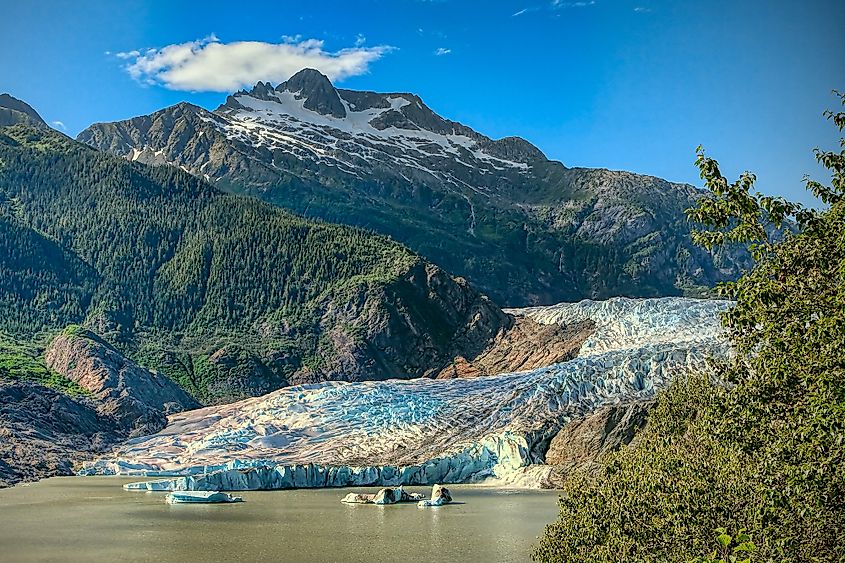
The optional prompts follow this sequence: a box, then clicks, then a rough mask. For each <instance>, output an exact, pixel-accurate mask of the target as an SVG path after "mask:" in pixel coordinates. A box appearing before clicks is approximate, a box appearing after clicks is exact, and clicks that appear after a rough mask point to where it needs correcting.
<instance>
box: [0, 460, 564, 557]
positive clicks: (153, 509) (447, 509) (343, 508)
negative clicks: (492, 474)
mask: <svg viewBox="0 0 845 563" xmlns="http://www.w3.org/2000/svg"><path fill="white" fill-rule="evenodd" d="M125 482H128V480H126V479H117V478H108V477H66V478H62V477H60V478H54V479H48V480H46V481H41V482H39V483H36V484H32V485H29V486H17V487H13V488H11V489H2V490H0V561H3V562H6V561H10V562H25V561H109V562H111V561H157V562H167V561H179V562H183V561H227V562H231V561H303V562H304V561H432V562H434V561H485V562H486V561H525V560H528V559H529V556H530V551H531V546H532V544H533V543H534V542H535V541H536V537H537V536H538V535H539V534H540V533H541V532H542V529H543V526H544V525H545V524H546V523H548V522H551V521H552V520H554V518H555V517H556V515H557V506H556V499H557V495H556V494H555V493H554V492H545V491H505V490H501V489H491V488H486V487H470V486H455V487H451V490H452V492H453V496H454V497H455V500H456V501H460V502H462V503H463V504H453V505H449V506H444V507H440V508H427V509H423V508H418V507H417V506H416V505H413V504H406V505H392V506H372V505H359V506H354V505H352V506H350V505H344V504H341V503H340V499H341V498H342V497H343V496H344V495H345V494H346V493H347V492H349V491H350V490H352V489H323V490H297V491H272V492H270V491H267V492H262V491H255V492H250V491H247V492H244V493H238V494H239V495H241V496H243V497H244V500H245V501H246V502H243V503H239V504H229V505H199V506H186V505H175V506H171V505H168V504H166V503H165V502H164V494H163V493H137V492H134V493H133V492H126V491H123V490H122V489H121V485H122V484H123V483H125ZM354 490H356V491H357V490H361V491H365V490H368V489H364V488H362V489H354ZM408 490H410V491H412V492H426V493H427V492H428V489H427V488H423V487H409V488H408ZM369 492H373V490H369Z"/></svg>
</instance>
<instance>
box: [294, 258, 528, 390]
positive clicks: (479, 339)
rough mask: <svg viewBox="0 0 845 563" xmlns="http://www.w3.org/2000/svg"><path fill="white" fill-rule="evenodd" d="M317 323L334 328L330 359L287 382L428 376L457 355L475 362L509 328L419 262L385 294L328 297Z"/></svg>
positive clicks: (460, 285) (471, 293)
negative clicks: (320, 321)
mask: <svg viewBox="0 0 845 563" xmlns="http://www.w3.org/2000/svg"><path fill="white" fill-rule="evenodd" d="M323 318H324V323H325V324H326V325H327V326H331V327H334V328H333V329H330V330H329V333H328V334H329V337H330V339H331V350H332V355H331V356H328V357H327V358H326V363H325V365H323V366H320V367H318V368H317V369H314V370H309V371H304V372H302V373H299V374H297V375H295V376H294V377H293V378H291V382H292V383H304V382H312V381H320V380H340V381H362V380H366V379H389V378H398V379H408V378H414V377H433V376H434V375H436V374H437V373H438V372H439V371H440V370H442V369H443V368H444V367H445V366H446V365H448V364H449V363H451V361H452V359H453V358H454V357H456V356H469V357H475V356H476V355H478V354H479V353H480V352H481V351H482V350H485V349H486V348H488V347H489V346H490V345H491V343H492V342H493V341H494V339H495V338H496V336H497V335H498V334H499V333H500V332H501V331H503V330H505V329H507V328H509V327H510V326H511V324H512V322H513V321H512V319H511V317H510V316H509V315H507V314H505V313H504V312H503V311H502V310H501V309H499V307H497V306H496V305H495V304H494V303H492V302H491V301H490V300H489V299H488V298H487V297H486V296H484V295H482V294H480V293H479V292H478V291H476V290H475V289H473V288H472V287H471V286H470V285H469V284H468V283H467V282H466V281H465V280H463V279H461V278H453V277H452V276H450V275H449V274H447V273H446V272H444V271H443V270H441V269H440V268H438V267H437V266H434V265H433V264H430V263H427V262H424V261H420V262H418V263H417V264H415V265H414V266H412V267H411V268H410V269H409V270H408V271H407V272H406V273H405V274H404V275H402V276H401V277H400V278H399V279H398V280H396V281H395V282H393V283H391V284H388V285H386V286H384V287H383V288H378V289H377V290H375V291H372V290H371V289H370V288H363V287H359V288H356V289H355V290H353V291H351V292H350V293H349V294H341V295H339V296H334V297H333V298H332V299H331V302H330V303H328V304H327V305H326V313H325V315H324V317H323Z"/></svg>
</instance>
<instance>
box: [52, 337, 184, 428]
mask: <svg viewBox="0 0 845 563" xmlns="http://www.w3.org/2000/svg"><path fill="white" fill-rule="evenodd" d="M44 359H45V361H46V364H47V367H49V368H50V369H53V370H55V371H56V372H58V373H59V374H61V375H63V376H65V377H67V378H68V379H70V380H72V381H75V382H76V383H78V384H79V385H80V386H81V387H83V388H84V389H86V390H88V391H89V392H90V393H91V395H92V397H93V399H94V400H95V401H96V408H97V413H98V414H99V415H100V416H101V417H104V418H108V419H111V420H113V421H114V423H115V430H116V431H117V432H119V433H124V434H127V435H128V436H130V437H134V436H142V435H146V434H151V433H154V432H157V431H159V430H161V429H162V428H163V427H164V425H165V424H166V422H167V415H169V414H173V413H176V412H180V411H183V410H186V409H192V408H197V407H198V406H199V403H197V402H196V401H195V400H194V399H192V398H191V397H190V396H189V395H188V394H187V393H185V391H183V390H182V389H181V388H180V387H179V386H178V385H177V384H176V383H174V382H173V381H171V380H170V379H168V378H167V377H164V376H162V375H160V374H158V373H155V372H151V371H149V370H146V369H143V368H142V367H140V366H138V365H137V364H136V363H134V362H132V361H131V360H129V359H127V358H125V357H124V356H123V355H121V354H120V353H119V352H118V351H117V350H115V349H114V348H112V347H111V346H110V345H108V344H106V343H105V342H104V341H102V340H100V339H99V338H98V337H97V336H96V335H94V334H92V333H88V332H84V331H82V332H79V333H77V334H63V335H61V336H58V337H57V338H56V339H55V340H53V342H52V343H51V344H50V346H49V348H47V350H46V352H45V353H44Z"/></svg>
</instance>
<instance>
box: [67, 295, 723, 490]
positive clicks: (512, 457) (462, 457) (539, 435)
mask: <svg viewBox="0 0 845 563" xmlns="http://www.w3.org/2000/svg"><path fill="white" fill-rule="evenodd" d="M729 305H730V304H729V303H728V302H725V301H707V300H694V299H685V298H659V299H638V300H633V299H624V298H615V299H610V300H608V301H601V302H593V301H582V302H579V303H572V304H560V305H555V306H551V307H536V308H531V309H521V310H515V311H512V313H514V314H517V315H526V316H529V317H531V318H532V319H534V320H535V321H537V322H540V323H573V322H580V321H583V320H590V321H592V322H594V323H595V327H596V328H595V331H594V332H593V334H592V335H591V336H590V337H588V338H587V339H586V340H585V341H584V343H583V345H582V346H581V350H580V352H579V355H578V356H577V357H576V358H575V359H573V360H570V361H567V362H563V363H559V364H555V365H552V366H549V367H544V368H540V369H535V370H531V371H525V372H520V373H510V374H504V375H498V376H490V377H479V378H474V379H445V380H431V379H416V380H410V381H400V380H390V381H381V382H359V383H342V382H331V383H321V384H313V385H302V386H296V387H290V388H285V389H281V390H278V391H275V392H273V393H270V394H269V395H265V396H263V397H256V398H251V399H247V400H244V401H240V402H237V403H232V404H229V405H224V406H218V407H208V408H204V409H199V410H194V411H189V412H183V413H179V414H176V415H173V416H171V417H170V419H169V423H168V426H167V427H166V428H165V429H164V430H162V431H161V432H159V433H158V434H154V435H152V436H147V437H144V438H138V439H135V440H131V441H130V442H128V443H126V444H124V445H123V446H121V447H120V448H119V449H117V450H116V451H114V452H113V453H112V454H110V455H108V456H106V457H103V458H101V459H99V460H97V461H96V462H93V463H89V464H87V466H86V468H85V469H84V470H83V472H84V473H87V474H123V475H133V474H134V475H148V476H149V475H161V476H178V477H173V478H169V479H162V480H160V481H156V482H152V483H140V484H134V485H129V486H127V488H130V489H132V488H137V489H156V490H170V489H176V490H183V489H184V490H213V489H220V490H246V489H280V488H291V487H327V486H351V485H381V486H397V485H402V484H414V485H431V484H434V483H442V482H446V483H450V482H451V483H455V482H475V481H480V480H483V479H487V478H498V479H507V478H508V477H509V476H513V475H515V474H523V473H524V472H525V468H526V467H527V466H530V465H532V464H541V463H543V461H544V455H545V452H546V450H547V448H548V444H549V441H550V440H551V439H552V437H553V436H554V435H555V434H556V433H557V431H558V430H559V429H560V428H561V427H562V426H563V425H565V424H566V423H567V422H568V421H570V420H571V419H573V418H576V417H579V416H582V415H583V414H585V413H590V412H593V411H595V410H596V409H599V408H601V407H603V406H607V405H613V404H621V403H627V402H630V401H642V400H646V399H649V398H651V397H653V395H654V393H655V392H656V391H658V390H660V389H663V388H665V387H666V386H667V385H668V383H669V382H670V381H671V380H672V379H673V378H674V377H675V376H677V375H678V374H679V373H682V372H683V371H684V370H688V369H701V368H703V367H704V364H705V360H706V358H707V357H708V356H722V355H724V354H726V353H727V351H728V348H727V344H726V342H725V340H724V338H723V337H722V335H721V330H720V326H719V320H718V315H719V313H720V312H721V311H723V310H725V309H726V308H727V307H729Z"/></svg>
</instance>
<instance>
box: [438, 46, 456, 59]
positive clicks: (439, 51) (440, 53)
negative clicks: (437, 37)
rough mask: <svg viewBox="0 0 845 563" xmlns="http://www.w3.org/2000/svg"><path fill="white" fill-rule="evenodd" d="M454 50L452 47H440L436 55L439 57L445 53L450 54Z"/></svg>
mask: <svg viewBox="0 0 845 563" xmlns="http://www.w3.org/2000/svg"><path fill="white" fill-rule="evenodd" d="M451 52H452V49H447V48H445V47H438V48H437V50H436V51H435V52H434V54H435V55H437V56H438V57H442V56H443V55H448V54H449V53H451Z"/></svg>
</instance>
